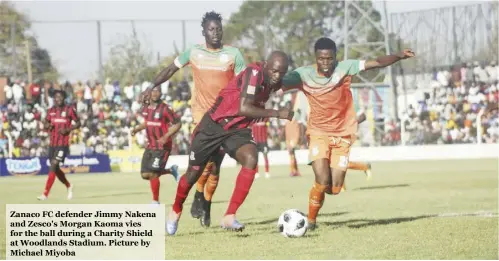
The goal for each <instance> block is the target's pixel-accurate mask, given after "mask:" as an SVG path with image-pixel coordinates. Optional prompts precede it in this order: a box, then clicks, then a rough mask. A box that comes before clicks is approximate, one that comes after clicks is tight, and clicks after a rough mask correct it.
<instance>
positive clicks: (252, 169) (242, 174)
mask: <svg viewBox="0 0 499 261" xmlns="http://www.w3.org/2000/svg"><path fill="white" fill-rule="evenodd" d="M224 149H225V150H226V151H227V152H228V153H229V155H230V156H231V157H232V158H234V159H236V160H237V162H239V163H240V164H241V170H240V171H239V174H238V175H237V179H236V185H235V187H234V191H233V192H232V197H231V199H230V203H229V206H228V208H227V211H226V212H225V216H224V218H223V220H222V227H223V228H225V229H229V230H234V231H242V230H243V229H244V225H242V224H241V223H239V222H238V221H237V220H236V212H237V210H238V209H239V207H240V206H241V205H242V204H243V202H244V200H245V199H246V197H247V196H248V193H249V191H250V189H251V186H252V185H253V181H254V179H255V174H256V166H257V164H258V154H257V149H256V145H255V144H254V143H252V137H251V132H250V131H249V130H241V131H239V132H237V133H235V134H233V135H232V136H230V137H229V138H227V140H226V141H225V142H224Z"/></svg>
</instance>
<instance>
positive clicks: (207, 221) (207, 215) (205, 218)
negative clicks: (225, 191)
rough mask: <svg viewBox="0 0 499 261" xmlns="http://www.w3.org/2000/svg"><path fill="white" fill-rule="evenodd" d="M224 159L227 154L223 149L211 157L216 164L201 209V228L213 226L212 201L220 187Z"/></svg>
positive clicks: (207, 184)
mask: <svg viewBox="0 0 499 261" xmlns="http://www.w3.org/2000/svg"><path fill="white" fill-rule="evenodd" d="M224 157H225V152H224V151H223V149H220V150H219V151H218V152H216V153H215V154H214V155H213V156H212V157H211V160H210V162H213V163H214V166H213V168H212V170H211V171H212V173H210V175H209V177H208V180H207V181H206V186H205V187H206V188H205V193H204V200H203V204H202V209H201V217H200V219H199V220H200V222H201V226H203V227H209V226H210V225H211V199H212V198H213V195H214V194H215V191H216V189H217V186H218V180H219V177H220V169H221V168H220V167H221V165H222V161H223V159H224ZM208 164H209V163H208Z"/></svg>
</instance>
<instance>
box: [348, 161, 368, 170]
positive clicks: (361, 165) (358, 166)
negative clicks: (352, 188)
mask: <svg viewBox="0 0 499 261" xmlns="http://www.w3.org/2000/svg"><path fill="white" fill-rule="evenodd" d="M348 168H349V169H354V170H362V171H366V170H368V169H369V166H368V165H367V163H363V162H355V161H350V162H348Z"/></svg>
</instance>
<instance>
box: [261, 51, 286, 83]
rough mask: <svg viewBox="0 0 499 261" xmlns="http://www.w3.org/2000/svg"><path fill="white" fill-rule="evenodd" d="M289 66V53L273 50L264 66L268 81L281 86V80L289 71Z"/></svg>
mask: <svg viewBox="0 0 499 261" xmlns="http://www.w3.org/2000/svg"><path fill="white" fill-rule="evenodd" d="M288 67H289V58H288V55H287V54H286V53H284V52H282V51H273V52H272V53H271V54H270V55H269V57H268V58H267V61H266V62H265V65H264V66H263V72H264V75H265V79H266V81H267V82H268V83H270V84H271V85H272V86H276V85H279V87H280V82H281V81H282V78H283V77H284V75H285V74H286V73H287V72H288Z"/></svg>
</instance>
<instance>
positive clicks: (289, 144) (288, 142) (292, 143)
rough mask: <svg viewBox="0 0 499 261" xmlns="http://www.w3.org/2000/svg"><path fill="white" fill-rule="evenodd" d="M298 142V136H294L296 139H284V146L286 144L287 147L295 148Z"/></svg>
mask: <svg viewBox="0 0 499 261" xmlns="http://www.w3.org/2000/svg"><path fill="white" fill-rule="evenodd" d="M298 143H299V142H298V138H296V139H286V146H287V148H288V149H295V148H297V147H298V145H300V144H298Z"/></svg>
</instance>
